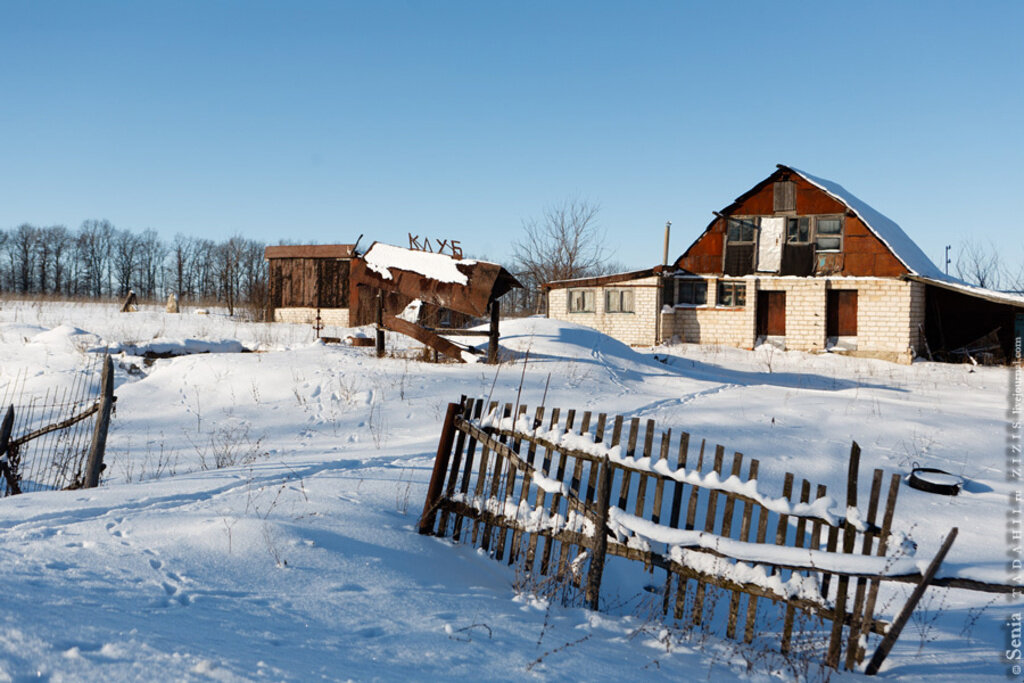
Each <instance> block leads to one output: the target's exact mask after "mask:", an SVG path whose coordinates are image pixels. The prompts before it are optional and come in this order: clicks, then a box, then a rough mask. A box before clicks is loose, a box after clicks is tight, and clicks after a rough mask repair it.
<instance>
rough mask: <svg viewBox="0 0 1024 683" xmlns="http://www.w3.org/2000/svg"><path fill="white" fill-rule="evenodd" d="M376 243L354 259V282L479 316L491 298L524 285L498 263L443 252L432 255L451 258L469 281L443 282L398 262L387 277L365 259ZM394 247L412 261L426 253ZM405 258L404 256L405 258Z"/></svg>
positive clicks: (389, 266) (432, 255)
mask: <svg viewBox="0 0 1024 683" xmlns="http://www.w3.org/2000/svg"><path fill="white" fill-rule="evenodd" d="M376 244H377V243H376V242H374V243H373V245H370V248H369V249H367V250H366V254H364V255H363V256H360V257H357V258H355V259H353V261H352V270H351V275H350V277H351V282H352V284H353V285H355V286H359V285H362V286H366V287H374V288H377V289H382V290H384V291H387V292H397V293H399V294H404V295H405V296H408V297H411V298H413V299H419V300H421V301H423V302H425V303H429V304H434V305H437V306H443V307H444V308H448V309H451V310H453V311H458V312H460V313H465V314H467V315H473V316H480V317H482V316H484V315H486V314H487V306H488V304H489V303H490V302H491V301H493V300H495V299H498V298H499V297H501V296H504V295H505V294H507V293H508V292H510V291H511V290H513V289H517V288H522V285H521V284H520V283H519V281H518V280H516V278H515V277H514V276H513V275H512V274H511V273H509V272H508V271H507V270H505V269H504V268H503V267H501V266H500V265H498V264H497V263H488V262H486V261H475V260H470V259H464V260H459V259H455V258H452V257H450V256H447V255H441V254H430V256H431V257H432V258H433V259H436V258H437V257H439V256H443V258H447V259H450V260H451V261H452V265H454V266H455V268H456V269H457V270H458V272H459V273H462V274H463V275H465V276H466V284H460V283H458V282H442V281H439V280H438V279H436V278H432V277H429V276H428V275H424V274H422V273H418V272H415V271H414V270H411V269H409V268H402V267H399V266H397V265H388V267H387V270H386V272H387V273H388V274H389V275H390V277H389V278H386V277H384V276H383V275H382V274H381V273H379V272H377V271H375V270H372V269H371V268H370V267H369V266H368V265H367V263H366V260H365V258H364V257H365V256H367V255H369V254H370V253H371V252H372V251H373V247H374V245H376ZM395 249H401V250H402V251H403V252H408V254H407V255H408V257H409V258H408V261H409V262H413V261H415V260H416V256H417V255H421V256H422V255H426V253H425V252H418V251H413V250H411V249H402V248H401V247H391V246H390V245H389V251H393V250H395ZM405 260H406V259H403V261H405Z"/></svg>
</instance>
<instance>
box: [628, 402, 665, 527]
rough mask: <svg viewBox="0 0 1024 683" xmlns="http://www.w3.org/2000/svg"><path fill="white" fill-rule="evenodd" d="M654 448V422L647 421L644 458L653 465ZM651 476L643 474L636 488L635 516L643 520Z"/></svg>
mask: <svg viewBox="0 0 1024 683" xmlns="http://www.w3.org/2000/svg"><path fill="white" fill-rule="evenodd" d="M653 447H654V420H648V421H647V430H646V431H645V432H644V450H643V457H644V458H646V459H647V461H648V462H650V463H651V465H653V464H654V460H651V450H652V448H653ZM650 479H651V475H649V474H646V473H645V474H641V475H640V478H639V479H638V481H637V487H636V507H635V508H634V510H633V514H635V515H636V516H637V517H640V518H643V517H645V516H646V515H644V506H645V505H646V504H647V482H648V481H650ZM659 479H660V478H659Z"/></svg>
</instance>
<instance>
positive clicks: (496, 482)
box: [480, 403, 512, 559]
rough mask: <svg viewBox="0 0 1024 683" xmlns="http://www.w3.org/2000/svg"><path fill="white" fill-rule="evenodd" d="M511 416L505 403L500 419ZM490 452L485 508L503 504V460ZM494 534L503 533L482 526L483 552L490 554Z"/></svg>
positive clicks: (488, 525) (498, 454) (496, 451)
mask: <svg viewBox="0 0 1024 683" xmlns="http://www.w3.org/2000/svg"><path fill="white" fill-rule="evenodd" d="M511 415H512V404H511V403H506V404H505V407H504V408H502V411H501V417H502V418H506V417H510V416H511ZM505 438H506V437H501V438H500V440H501V441H502V442H503V443H504V439H505ZM491 452H492V453H493V454H494V461H493V465H492V469H493V471H492V474H491V485H490V488H489V489H488V492H487V500H486V501H484V506H485V507H486V506H487V505H488V504H489V503H490V502H491V501H494V502H495V504H497V505H501V504H502V503H503V501H500V500H498V492H499V491H500V490H501V488H502V487H501V484H502V482H503V481H504V478H505V476H506V472H505V459H504V458H502V457H501V451H499V450H497V449H494V450H492V451H491ZM495 533H499V534H502V533H504V532H503V530H502V529H500V528H499V529H495V528H494V527H493V526H491V525H490V524H484V536H483V539H482V540H481V541H480V547H481V548H483V549H484V550H486V551H488V552H490V550H491V546H492V541H493V540H494V535H495ZM498 559H500V558H498Z"/></svg>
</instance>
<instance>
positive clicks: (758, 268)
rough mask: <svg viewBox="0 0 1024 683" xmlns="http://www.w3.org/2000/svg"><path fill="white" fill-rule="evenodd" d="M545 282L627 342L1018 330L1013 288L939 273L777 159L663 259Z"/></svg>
mask: <svg viewBox="0 0 1024 683" xmlns="http://www.w3.org/2000/svg"><path fill="white" fill-rule="evenodd" d="M545 289H546V294H547V299H548V301H547V310H548V316H549V317H552V318H557V319H561V320H569V321H575V322H579V323H582V324H584V325H589V326H592V327H595V328H597V329H599V330H601V331H603V332H605V333H607V334H609V335H610V336H613V337H615V338H617V339H620V340H621V341H623V342H626V343H629V344H633V345H653V344H658V343H661V342H663V341H667V340H670V339H673V338H676V339H679V340H681V341H685V342H691V343H700V344H725V345H730V346H738V347H742V348H748V349H749V348H753V347H754V346H756V345H758V344H762V343H770V344H773V345H776V346H779V347H782V348H786V349H792V350H801V351H822V350H825V349H828V350H832V351H836V352H842V353H848V354H852V355H859V356H869V357H875V358H883V359H887V360H893V361H898V362H903V363H908V362H910V361H911V360H912V359H913V358H914V357H915V356H929V357H936V358H943V359H947V358H948V359H951V360H956V359H963V358H964V357H966V356H967V355H971V354H972V353H973V354H974V355H979V354H986V355H985V357H991V358H995V359H997V360H998V359H1001V358H1006V357H1010V356H1011V355H1012V350H1013V341H1014V336H1015V329H1021V328H1022V327H1024V297H1022V296H1019V295H1011V294H1006V293H1003V292H996V291H992V290H987V289H982V288H979V287H972V286H970V285H967V284H965V283H963V282H961V281H959V280H957V279H955V278H951V277H948V276H947V275H945V274H944V273H943V272H942V271H940V270H939V269H938V268H937V267H936V266H935V265H934V264H933V263H932V262H931V261H930V260H929V259H928V257H927V256H926V255H925V254H924V252H922V251H921V249H920V248H919V247H918V246H917V245H916V244H915V243H914V242H913V240H911V239H910V238H909V237H908V236H907V235H906V233H905V232H903V230H902V229H901V228H900V226H899V225H897V224H896V223H895V222H893V221H892V220H890V219H889V218H886V217H885V216H884V215H882V214H881V213H879V212H878V211H876V210H875V209H873V208H872V207H870V206H869V205H868V204H866V203H865V202H863V201H861V200H860V199H858V198H857V197H856V196H854V195H853V194H851V193H850V192H848V191H847V190H846V189H845V188H843V187H842V186H841V185H839V184H837V183H834V182H832V181H829V180H825V179H822V178H818V177H815V176H813V175H810V174H809V173H805V172H803V171H800V170H798V169H795V168H792V167H789V166H782V165H779V166H778V167H777V170H776V171H775V172H774V173H772V174H771V175H770V176H768V177H767V178H766V179H764V180H762V181H761V182H760V183H758V184H757V185H755V186H754V187H753V188H751V189H750V190H748V191H747V192H745V193H743V194H742V195H740V197H738V198H737V199H736V200H735V201H734V202H733V203H732V204H730V205H729V206H727V207H725V208H724V209H722V210H721V211H719V212H716V214H715V219H714V220H712V221H711V223H710V224H709V225H708V226H707V228H705V230H704V232H703V233H702V234H701V235H700V236H699V237H698V238H697V239H696V241H694V243H693V244H692V245H690V247H689V248H688V249H687V250H686V251H685V252H684V253H683V255H682V256H680V257H679V258H678V259H677V260H676V261H675V263H674V264H672V265H671V266H658V267H655V268H652V269H649V270H641V271H633V272H630V273H618V274H615V275H608V276H604V277H600V278H589V279H581V280H565V281H559V282H550V283H547V284H546V285H545ZM974 355H971V357H974Z"/></svg>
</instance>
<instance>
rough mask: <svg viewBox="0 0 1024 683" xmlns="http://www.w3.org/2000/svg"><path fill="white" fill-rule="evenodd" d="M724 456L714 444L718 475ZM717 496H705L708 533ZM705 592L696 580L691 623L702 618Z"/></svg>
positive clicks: (713, 492) (711, 529)
mask: <svg viewBox="0 0 1024 683" xmlns="http://www.w3.org/2000/svg"><path fill="white" fill-rule="evenodd" d="M724 458H725V447H724V446H721V445H718V446H715V460H714V465H713V466H712V468H711V470H712V471H713V472H715V473H716V474H718V475H721V474H722V461H723V459H724ZM718 496H719V493H718V491H716V490H715V489H710V490H709V491H708V497H707V501H708V502H707V511H706V513H705V517H704V531H706V532H708V533H714V528H715V518H716V517H717V516H718ZM705 592H706V587H705V584H704V583H703V582H702V581H698V582H697V589H696V592H695V593H694V596H693V618H692V620H693V623H694V624H695V625H696V624H700V623H701V621H702V620H703V619H704V593H705Z"/></svg>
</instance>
